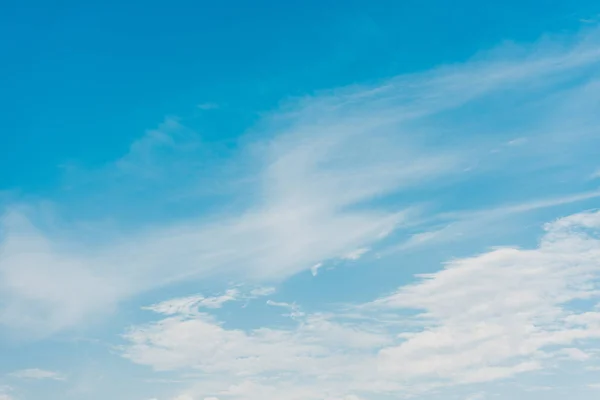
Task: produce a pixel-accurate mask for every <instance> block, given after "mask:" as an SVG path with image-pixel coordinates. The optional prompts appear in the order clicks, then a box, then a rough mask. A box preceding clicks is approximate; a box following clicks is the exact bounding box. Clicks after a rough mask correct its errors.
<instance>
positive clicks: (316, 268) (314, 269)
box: [310, 263, 323, 276]
mask: <svg viewBox="0 0 600 400" xmlns="http://www.w3.org/2000/svg"><path fill="white" fill-rule="evenodd" d="M322 266H323V263H316V264H315V265H313V266H312V267H310V272H311V273H312V276H317V274H318V273H319V269H320V268H321V267H322Z"/></svg>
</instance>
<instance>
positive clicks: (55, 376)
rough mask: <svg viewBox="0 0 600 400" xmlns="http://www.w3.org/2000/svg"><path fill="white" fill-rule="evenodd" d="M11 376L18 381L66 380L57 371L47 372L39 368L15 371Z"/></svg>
mask: <svg viewBox="0 0 600 400" xmlns="http://www.w3.org/2000/svg"><path fill="white" fill-rule="evenodd" d="M9 376H11V377H13V378H18V379H35V380H39V379H50V380H55V381H64V380H65V379H66V378H65V376H64V375H63V374H61V373H59V372H56V371H47V370H43V369H39V368H31V369H22V370H19V371H14V372H11V373H10V374H9Z"/></svg>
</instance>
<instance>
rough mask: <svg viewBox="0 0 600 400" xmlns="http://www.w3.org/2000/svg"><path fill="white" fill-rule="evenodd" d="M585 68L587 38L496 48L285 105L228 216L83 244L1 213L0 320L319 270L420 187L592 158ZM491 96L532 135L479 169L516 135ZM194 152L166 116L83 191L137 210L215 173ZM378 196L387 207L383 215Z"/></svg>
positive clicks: (188, 136) (18, 212) (60, 320)
mask: <svg viewBox="0 0 600 400" xmlns="http://www.w3.org/2000/svg"><path fill="white" fill-rule="evenodd" d="M598 63H600V51H599V50H598V46H597V38H596V37H595V36H594V35H593V34H592V35H589V36H585V37H580V38H578V40H576V41H572V42H570V43H567V44H565V45H563V46H554V47H552V48H546V47H545V46H544V45H538V46H537V47H533V48H530V49H524V51H523V52H522V53H521V55H519V56H516V57H515V56H507V55H506V54H503V53H502V52H501V51H498V52H496V53H493V54H487V55H481V56H480V57H479V58H477V59H475V60H473V61H471V62H468V63H466V64H464V65H455V66H447V67H444V68H440V69H436V70H433V71H430V72H427V73H423V74H415V75H408V76H400V77H397V78H394V79H391V80H389V81H387V82H383V83H381V84H380V85H377V86H373V87H352V88H346V89H343V90H335V91H331V92H324V93H321V94H319V95H317V96H313V97H309V98H305V99H301V100H299V101H294V102H292V103H289V104H287V105H284V106H283V107H282V109H281V110H277V111H276V112H274V113H273V115H271V116H268V117H267V118H265V120H264V121H262V122H261V123H260V124H258V126H257V127H256V128H255V136H253V138H254V140H251V142H252V143H251V144H250V145H248V146H247V147H245V148H244V150H243V151H241V153H242V154H241V155H238V156H236V157H235V158H234V159H233V161H232V160H229V161H228V162H229V163H230V164H236V163H237V164H240V165H243V166H244V167H248V168H243V169H244V170H245V171H246V172H240V174H239V176H238V178H239V179H240V180H245V181H246V182H247V184H246V185H243V188H242V189H240V190H239V191H236V192H235V193H233V194H232V196H230V197H228V198H227V199H225V200H224V199H219V204H222V203H227V202H228V201H230V202H231V207H230V208H228V209H226V210H227V211H225V207H221V208H218V210H219V211H218V212H217V213H214V214H210V215H206V214H205V215H201V216H198V215H197V214H194V213H190V214H194V215H193V216H190V215H187V218H186V219H185V220H184V221H181V220H179V221H173V220H171V221H168V222H165V221H153V222H152V223H151V224H150V226H149V223H147V221H144V224H138V226H137V229H136V227H132V226H127V225H126V224H124V225H125V226H126V228H124V229H123V230H118V229H107V230H105V231H102V232H101V233H100V234H98V233H97V232H96V233H95V234H94V235H92V236H94V237H93V238H86V240H83V239H82V238H84V237H86V235H84V234H82V232H81V231H80V227H79V226H74V227H72V228H71V229H69V227H68V226H65V225H60V224H59V225H60V226H53V225H52V224H42V223H40V222H39V221H37V220H36V218H35V217H32V216H31V212H26V211H23V208H22V207H21V208H19V207H18V206H16V207H13V208H12V209H11V210H10V211H8V212H7V213H6V214H5V216H4V217H3V221H2V222H3V224H2V226H3V232H4V233H3V236H2V244H1V246H2V250H1V252H0V277H1V279H0V300H1V302H0V304H2V306H1V307H0V323H2V324H4V325H7V326H12V327H16V328H18V329H21V330H27V331H30V332H34V333H38V334H48V333H52V332H55V331H58V330H61V329H65V328H68V327H72V326H74V325H77V324H79V323H81V322H82V321H84V320H86V319H87V318H89V317H90V316H96V315H102V314H103V313H106V312H109V311H110V310H111V309H112V307H114V306H115V305H116V304H118V302H119V301H121V300H122V299H125V298H128V297H130V296H133V295H135V294H138V293H141V292H143V291H146V290H149V289H151V288H156V287H159V286H164V285H168V284H172V283H174V282H180V281H182V280H191V279H205V280H206V279H217V278H219V279H221V278H223V279H227V280H228V279H230V278H231V277H232V276H235V277H239V279H247V280H250V281H254V282H266V283H269V282H278V281H281V280H282V279H286V278H288V277H290V276H292V275H294V274H297V273H300V272H303V271H308V270H310V268H311V266H314V265H316V264H317V263H320V262H323V260H330V259H335V258H340V257H344V256H345V255H348V254H350V253H351V252H352V251H355V250H356V249H360V248H367V247H368V248H372V247H373V245H374V244H375V243H376V242H378V241H379V240H381V238H382V237H383V236H384V234H385V233H386V232H390V231H391V230H393V229H394V228H396V227H397V226H399V224H401V223H402V222H403V221H405V220H406V218H407V212H406V210H410V209H412V208H413V207H414V206H415V205H419V203H421V202H422V201H423V199H422V198H420V197H419V196H418V195H417V194H418V191H419V190H422V189H424V188H429V189H431V188H435V187H437V186H443V185H445V184H447V183H448V182H449V181H453V180H454V181H460V180H466V179H470V178H471V177H475V176H482V175H483V174H484V173H488V174H489V173H492V174H493V172H494V171H501V172H502V173H506V171H507V170H508V166H512V165H515V164H516V163H518V164H519V168H522V169H527V168H530V169H531V168H534V165H535V168H539V165H544V164H545V163H550V164H554V163H557V162H562V161H561V160H564V159H565V158H567V157H577V156H573V154H577V152H578V151H579V150H581V149H583V150H582V151H584V150H586V149H587V150H588V151H589V149H590V148H593V146H590V140H593V138H594V137H597V135H596V136H594V135H590V133H591V132H593V129H597V128H596V127H597V126H598V118H599V117H598V115H597V110H596V109H594V108H593V107H591V106H590V104H593V101H590V100H591V99H595V98H597V96H598V93H599V92H598V91H596V90H594V89H595V86H594V85H597V76H596V74H595V72H594V71H597V69H596V67H597V65H598ZM575 78H577V79H575ZM566 82H577V84H575V86H573V85H567V84H566ZM498 98H502V99H504V100H506V101H504V102H502V104H513V105H516V106H515V107H517V108H518V110H520V112H522V113H523V114H522V115H521V114H520V117H521V118H522V119H523V121H524V123H525V125H526V126H528V127H529V128H530V131H531V132H528V134H527V137H528V138H529V139H530V140H529V141H528V142H527V143H525V144H523V145H521V146H508V147H510V148H511V150H510V151H509V152H501V153H500V154H501V155H499V156H497V157H495V158H494V157H490V156H489V154H490V150H491V149H493V148H496V147H497V146H498V145H501V144H502V143H507V142H508V141H510V140H512V139H514V138H515V137H522V135H521V134H519V135H517V134H516V132H515V131H517V130H518V129H517V127H516V126H514V127H505V126H504V127H497V124H496V122H498V120H501V119H502V115H499V114H498V113H502V112H505V113H508V112H510V111H514V112H517V110H516V109H515V110H513V109H503V110H498V107H497V104H498V102H497V101H491V102H489V101H488V100H489V99H498ZM528 99H529V100H530V101H526V100H528ZM577 105H578V107H576V106H577ZM474 106H476V107H480V108H481V109H485V110H489V113H481V114H480V117H479V118H477V120H476V121H474V120H473V118H471V116H472V114H469V113H466V112H465V108H468V107H474ZM492 111H493V112H492ZM467 114H468V115H467ZM548 115H551V116H552V117H551V118H550V119H548V118H547V116H548ZM542 116H544V117H543V118H542ZM574 116H576V118H574ZM523 121H521V122H523ZM572 121H577V125H576V126H575V125H573V124H572ZM522 126H523V124H520V125H519V128H520V129H521V128H522ZM484 128H485V131H486V134H485V135H481V134H480V131H481V130H482V129H484ZM567 128H568V129H567ZM567 131H568V135H565V132H567ZM457 132H466V133H470V135H467V134H464V135H463V134H461V135H458V134H457ZM567 136H568V138H569V139H568V140H566V139H565V137H567ZM575 137H576V138H577V139H578V140H574V139H573V138H575ZM433 143H435V146H434V145H432V144H433ZM531 143H537V144H539V146H537V147H533V146H531ZM201 144H202V142H201V140H200V139H199V138H198V137H197V135H195V134H194V132H192V131H191V130H189V129H187V128H185V126H183V124H182V123H180V122H177V121H176V120H173V119H169V120H167V121H166V122H165V125H163V126H161V127H160V128H159V129H157V130H155V131H152V132H149V133H148V134H147V135H146V136H145V137H143V138H142V139H140V140H139V141H137V142H135V143H134V144H133V145H132V147H131V151H130V152H129V154H127V155H126V156H124V157H122V158H121V159H119V160H117V161H116V162H115V163H113V164H111V165H110V166H107V168H105V169H102V170H101V171H99V172H98V173H97V174H95V173H91V175H90V176H91V178H90V179H91V184H90V185H88V186H87V188H88V189H89V188H90V187H92V188H93V189H94V190H95V191H96V193H98V192H102V191H103V190H104V189H103V186H102V185H96V184H95V182H96V181H95V179H99V178H98V176H103V177H104V178H103V179H100V181H101V182H103V184H106V182H107V181H111V182H112V181H115V180H114V179H108V180H107V179H105V175H103V174H107V175H108V176H110V177H114V176H118V177H121V178H122V177H126V179H125V178H123V179H122V180H120V181H119V180H117V181H119V182H121V183H122V185H121V186H123V190H125V191H128V190H130V189H131V187H137V186H136V185H140V186H145V185H150V187H152V188H154V189H156V190H155V191H154V192H152V193H150V192H147V191H142V192H136V191H132V192H131V195H132V198H135V200H136V205H139V206H140V207H141V206H142V205H143V204H144V202H145V201H149V199H152V198H154V197H156V196H161V193H164V192H168V193H169V194H172V192H171V191H170V189H171V188H173V187H177V186H178V184H183V185H184V186H187V185H188V184H190V182H191V181H190V180H188V179H189V178H185V177H184V175H185V174H184V173H182V171H187V172H186V174H187V175H189V171H198V173H200V171H211V170H213V171H218V170H220V168H219V167H220V166H219V164H215V165H213V164H210V167H211V168H208V166H207V165H205V164H202V165H201V167H199V166H198V164H197V160H202V162H204V161H205V159H206V158H203V157H199V155H200V154H204V153H203V152H204V149H205V147H204V146H201ZM566 147H568V148H570V149H571V150H572V151H571V152H569V153H568V154H570V156H569V155H568V154H567V153H566V152H564V149H565V148H566ZM576 150H577V151H576ZM211 162H212V161H211ZM190 165H193V166H194V168H191V169H190V168H188V167H189V166H190ZM467 169H470V171H473V172H469V173H465V170H467ZM107 171H108V172H107ZM517 172H520V171H517ZM216 173H217V172H216ZM217 175H218V173H217ZM178 179H181V180H178ZM149 182H154V183H152V184H150V183H149ZM157 182H158V183H157ZM98 186H99V187H98ZM111 188H112V190H115V189H114V187H113V186H111ZM165 189H169V190H165ZM140 193H142V195H140ZM401 195H402V196H401ZM391 196H396V197H395V198H396V199H398V198H401V199H402V200H401V201H399V202H395V203H393V205H391V204H390V203H389V202H388V203H386V201H385V200H386V199H389V198H390V197H391ZM92 198H94V197H92ZM240 199H243V201H240ZM240 202H241V203H242V204H240ZM102 205H103V206H104V204H102ZM107 207H108V206H107ZM25 209H27V208H25ZM29 210H31V207H29ZM149 214H150V213H149ZM126 216H127V213H125V214H124V217H123V219H126ZM32 221H33V222H32ZM85 233H87V232H85ZM96 236H99V238H96ZM93 239H97V240H93Z"/></svg>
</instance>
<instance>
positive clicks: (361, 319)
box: [124, 212, 600, 400]
mask: <svg viewBox="0 0 600 400" xmlns="http://www.w3.org/2000/svg"><path fill="white" fill-rule="evenodd" d="M544 229H545V233H544V236H543V237H542V239H541V241H540V243H539V246H538V247H536V248H534V249H516V248H503V249H495V250H492V251H490V252H487V253H483V254H480V255H477V256H474V257H470V258H464V259H457V260H454V261H451V262H449V263H448V264H447V265H446V266H445V268H444V269H442V270H440V271H438V272H435V273H432V274H426V275H422V276H419V277H418V280H417V281H416V282H415V283H413V284H410V285H407V286H403V287H401V288H399V289H398V290H397V291H396V292H395V293H392V294H390V295H387V296H384V297H381V298H379V299H377V300H375V301H373V302H370V303H366V304H362V305H357V306H355V307H353V309H354V312H355V314H356V315H355V316H354V317H353V318H348V317H347V316H346V315H345V314H343V313H340V314H335V313H333V314H332V313H312V314H311V313H304V312H300V311H298V308H297V306H294V305H289V304H279V303H274V302H270V304H272V305H279V306H282V307H286V308H290V309H292V311H294V312H292V314H291V316H292V318H293V320H294V321H296V323H297V324H296V325H295V326H294V327H290V328H286V329H284V328H268V327H263V328H259V329H254V330H249V331H244V330H236V329H227V328H224V327H223V326H222V324H221V323H220V322H218V321H217V320H215V319H214V317H212V316H210V315H208V314H206V313H197V314H194V315H188V314H185V313H184V314H179V315H174V316H170V317H169V318H165V319H162V320H160V321H158V322H155V323H151V324H148V325H143V326H137V327H134V328H132V330H130V331H129V332H128V333H127V334H126V336H125V338H126V340H127V341H128V345H127V346H126V347H124V356H125V357H127V358H129V359H130V360H132V361H134V362H136V363H139V364H145V365H150V366H152V367H154V368H156V369H159V370H188V369H189V370H190V371H195V372H198V373H200V374H202V375H203V376H204V377H205V378H204V379H206V380H204V379H200V378H199V379H198V384H197V385H196V386H194V388H193V390H194V392H193V393H197V394H198V396H218V397H219V398H221V397H223V398H225V399H259V398H280V399H282V400H288V399H289V400H295V399H305V400H309V399H314V400H317V399H319V400H320V399H323V398H327V396H329V397H330V398H340V399H343V398H345V397H344V396H353V395H361V394H364V395H375V394H387V395H393V396H398V395H408V394H416V393H422V392H423V391H427V390H430V389H433V388H439V387H443V386H449V385H450V386H451V385H467V384H472V383H478V382H486V381H494V380H498V379H505V378H509V377H511V376H514V375H517V374H521V373H526V372H533V371H536V370H543V369H551V368H553V366H554V365H556V363H559V362H560V361H561V360H562V359H564V356H565V355H567V356H569V357H570V359H571V360H573V361H580V362H585V361H586V360H587V358H586V357H584V356H583V355H584V354H586V346H590V344H589V343H588V341H589V340H592V339H598V338H600V313H599V312H598V311H596V310H595V309H594V307H593V305H594V304H595V303H597V302H598V301H599V300H600V290H599V287H598V283H599V278H600V237H598V232H599V231H600V212H584V213H580V214H574V215H571V216H569V217H565V218H561V219H558V220H556V221H554V222H550V223H548V224H546V225H545V227H544ZM574 301H580V302H581V301H584V302H585V303H584V304H588V303H589V304H591V305H587V306H581V305H575V303H574ZM410 310H416V311H420V313H419V314H417V315H415V316H412V317H411V316H410V315H412V314H410V313H409V314H406V313H407V311H410ZM380 317H381V318H380ZM383 317H385V318H383ZM198 338H202V340H198ZM239 377H244V379H245V381H244V383H239ZM265 396H266V397H265ZM346 398H347V397H346Z"/></svg>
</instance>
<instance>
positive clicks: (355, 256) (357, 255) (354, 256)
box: [342, 247, 369, 261]
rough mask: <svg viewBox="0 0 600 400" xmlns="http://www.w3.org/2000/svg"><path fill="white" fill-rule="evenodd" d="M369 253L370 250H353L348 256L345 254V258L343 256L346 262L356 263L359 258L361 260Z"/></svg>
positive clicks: (365, 248)
mask: <svg viewBox="0 0 600 400" xmlns="http://www.w3.org/2000/svg"><path fill="white" fill-rule="evenodd" d="M368 252H369V248H367V247H363V248H360V249H356V250H352V251H351V252H349V253H348V254H345V255H344V256H342V258H343V259H345V260H351V261H356V260H358V259H359V258H361V257H362V256H363V255H365V254H367V253H368Z"/></svg>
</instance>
